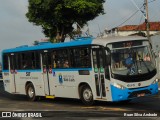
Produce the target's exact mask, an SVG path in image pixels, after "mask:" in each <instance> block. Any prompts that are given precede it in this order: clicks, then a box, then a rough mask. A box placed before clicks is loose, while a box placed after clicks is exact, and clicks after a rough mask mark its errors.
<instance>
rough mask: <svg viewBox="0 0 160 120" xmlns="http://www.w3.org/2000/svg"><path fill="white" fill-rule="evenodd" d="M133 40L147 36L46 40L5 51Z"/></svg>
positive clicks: (103, 44) (104, 44)
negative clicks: (51, 41) (68, 40)
mask: <svg viewBox="0 0 160 120" xmlns="http://www.w3.org/2000/svg"><path fill="white" fill-rule="evenodd" d="M132 40H146V38H145V37H139V36H125V37H122V36H121V37H120V36H114V37H106V38H96V39H93V38H90V37H86V38H78V39H75V40H74V41H71V42H64V43H54V44H53V43H50V42H44V43H40V44H39V45H36V46H28V45H23V46H19V47H16V48H11V49H6V50H3V53H12V52H23V51H34V50H44V49H51V48H63V47H72V46H83V45H90V44H94V45H102V46H106V44H108V43H112V42H120V41H132Z"/></svg>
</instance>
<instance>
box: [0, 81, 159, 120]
mask: <svg viewBox="0 0 160 120" xmlns="http://www.w3.org/2000/svg"><path fill="white" fill-rule="evenodd" d="M0 111H1V112H2V111H18V112H23V111H32V112H34V111H39V112H41V113H42V115H43V117H49V118H51V117H53V116H54V118H57V117H62V116H63V117H65V118H71V119H74V118H75V117H76V118H84V119H90V118H91V119H96V118H98V119H104V118H105V117H123V116H124V114H125V113H127V115H129V116H130V115H132V114H136V113H138V114H141V113H151V114H154V113H156V114H157V116H160V94H158V95H156V96H151V97H145V98H138V99H136V100H133V101H131V102H130V103H111V102H96V103H95V104H94V105H93V106H85V105H83V103H82V102H81V101H80V100H75V99H62V98H56V99H43V100H40V101H37V102H30V101H28V100H27V97H26V96H24V95H11V94H9V93H6V92H5V91H4V89H3V84H2V82H0ZM46 111H49V112H46ZM130 113H131V114H130ZM134 116H135V115H134ZM127 117H128V116H127ZM147 118H148V117H147ZM149 118H150V117H149ZM151 118H152V119H155V118H154V117H151ZM151 118H150V119H151ZM118 119H121V118H118ZM158 119H160V118H158ZM158 119H157V120H158Z"/></svg>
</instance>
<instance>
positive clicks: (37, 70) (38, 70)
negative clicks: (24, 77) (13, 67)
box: [17, 69, 42, 72]
mask: <svg viewBox="0 0 160 120" xmlns="http://www.w3.org/2000/svg"><path fill="white" fill-rule="evenodd" d="M41 71H42V70H41V69H35V70H17V72H41Z"/></svg>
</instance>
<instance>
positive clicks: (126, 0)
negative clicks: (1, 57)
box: [0, 0, 160, 52]
mask: <svg viewBox="0 0 160 120" xmlns="http://www.w3.org/2000/svg"><path fill="white" fill-rule="evenodd" d="M0 1H1V3H0V52H1V51H2V50H3V49H8V48H13V47H17V46H21V45H32V44H33V42H34V41H35V40H39V41H40V40H41V39H44V38H45V36H44V35H43V33H42V29H41V27H39V26H35V25H33V23H29V22H28V20H27V18H26V17H25V14H26V12H27V6H28V0H0ZM133 1H134V2H135V3H136V5H137V6H138V7H141V6H142V5H143V2H144V0H106V2H105V3H104V10H105V13H106V14H104V15H100V16H99V17H97V18H95V19H94V20H92V21H89V22H88V25H89V26H88V27H89V30H90V34H92V35H94V36H96V35H97V34H98V33H100V32H103V31H104V29H111V28H114V27H117V26H119V25H120V24H121V23H123V22H124V21H125V20H126V19H127V18H128V17H129V16H130V15H132V14H133V13H134V12H135V11H137V10H138V8H137V7H136V6H135V5H134V4H133V3H134V2H133ZM151 1H154V2H151ZM149 2H151V3H149V20H150V21H160V14H159V11H160V0H149ZM142 22H144V17H142V13H141V12H140V11H139V12H138V13H137V14H136V15H135V16H134V17H133V18H132V19H130V20H129V21H127V22H126V23H125V24H140V23H142ZM125 24H123V25H125Z"/></svg>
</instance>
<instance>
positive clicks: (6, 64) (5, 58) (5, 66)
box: [3, 54, 9, 70]
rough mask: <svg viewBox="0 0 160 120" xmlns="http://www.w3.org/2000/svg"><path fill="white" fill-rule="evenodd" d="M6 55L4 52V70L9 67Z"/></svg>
mask: <svg viewBox="0 0 160 120" xmlns="http://www.w3.org/2000/svg"><path fill="white" fill-rule="evenodd" d="M8 64H9V63H8V55H6V54H4V55H3V65H4V68H3V69H4V70H8V69H9V66H8Z"/></svg>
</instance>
